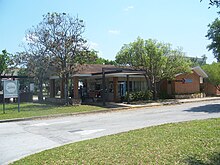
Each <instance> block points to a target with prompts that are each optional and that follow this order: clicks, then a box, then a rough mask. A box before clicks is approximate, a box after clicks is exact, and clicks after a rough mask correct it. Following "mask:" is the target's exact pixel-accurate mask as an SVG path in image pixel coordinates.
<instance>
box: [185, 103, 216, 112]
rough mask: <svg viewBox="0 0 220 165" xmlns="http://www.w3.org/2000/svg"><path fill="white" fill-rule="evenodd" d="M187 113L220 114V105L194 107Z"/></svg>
mask: <svg viewBox="0 0 220 165" xmlns="http://www.w3.org/2000/svg"><path fill="white" fill-rule="evenodd" d="M185 111H187V112H206V113H220V104H209V105H204V106H199V107H194V108H191V109H188V110H185Z"/></svg>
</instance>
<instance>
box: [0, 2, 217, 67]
mask: <svg viewBox="0 0 220 165" xmlns="http://www.w3.org/2000/svg"><path fill="white" fill-rule="evenodd" d="M48 12H66V13H69V14H70V15H71V16H73V17H74V16H77V15H78V17H79V18H80V19H83V20H84V21H85V23H86V31H85V34H84V37H85V38H86V39H87V40H88V41H89V43H90V46H91V47H92V48H94V49H95V50H97V51H99V56H100V57H103V58H107V59H111V60H113V59H114V58H115V55H116V54H117V52H118V51H119V50H120V48H121V47H122V46H123V44H127V43H129V42H133V41H134V40H136V38H137V37H138V36H140V37H141V38H143V39H149V38H152V39H157V40H158V41H162V42H165V43H171V44H172V45H173V48H177V47H182V48H183V51H184V52H186V54H187V56H193V57H195V56H197V57H200V56H201V55H203V54H206V56H207V57H208V60H207V62H208V63H211V62H212V61H213V60H214V58H213V54H212V52H208V51H207V49H206V46H207V45H208V44H209V43H210V41H208V40H207V38H206V37H205V35H206V33H207V30H208V27H207V25H208V24H209V23H211V22H213V21H214V19H215V18H216V17H217V16H218V15H217V9H216V8H214V7H212V8H211V9H208V0H203V2H202V3H200V0H169V1H167V0H166V1H165V0H62V1H61V0H0V50H3V49H7V51H8V52H10V53H15V52H18V51H22V50H23V48H22V47H20V46H19V45H21V43H22V42H23V40H24V36H25V32H26V31H27V30H28V29H29V28H31V27H32V26H36V25H37V24H38V23H39V22H40V21H41V20H42V18H43V17H42V15H44V14H46V13H48Z"/></svg>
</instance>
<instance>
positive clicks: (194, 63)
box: [187, 54, 207, 67]
mask: <svg viewBox="0 0 220 165" xmlns="http://www.w3.org/2000/svg"><path fill="white" fill-rule="evenodd" d="M187 58H189V60H190V61H191V62H192V67H195V66H203V65H205V64H206V60H207V57H206V55H205V54H204V55H202V57H201V58H198V57H187Z"/></svg>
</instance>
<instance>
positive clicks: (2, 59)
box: [0, 50, 10, 75]
mask: <svg viewBox="0 0 220 165" xmlns="http://www.w3.org/2000/svg"><path fill="white" fill-rule="evenodd" d="M9 61H10V58H9V53H8V52H7V51H6V50H2V54H0V75H1V74H2V73H3V72H4V71H5V70H6V69H7V68H8V65H9Z"/></svg>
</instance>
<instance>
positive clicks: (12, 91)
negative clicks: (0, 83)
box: [4, 80, 18, 98]
mask: <svg viewBox="0 0 220 165" xmlns="http://www.w3.org/2000/svg"><path fill="white" fill-rule="evenodd" d="M17 97H18V81H17V80H4V98H17Z"/></svg>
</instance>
